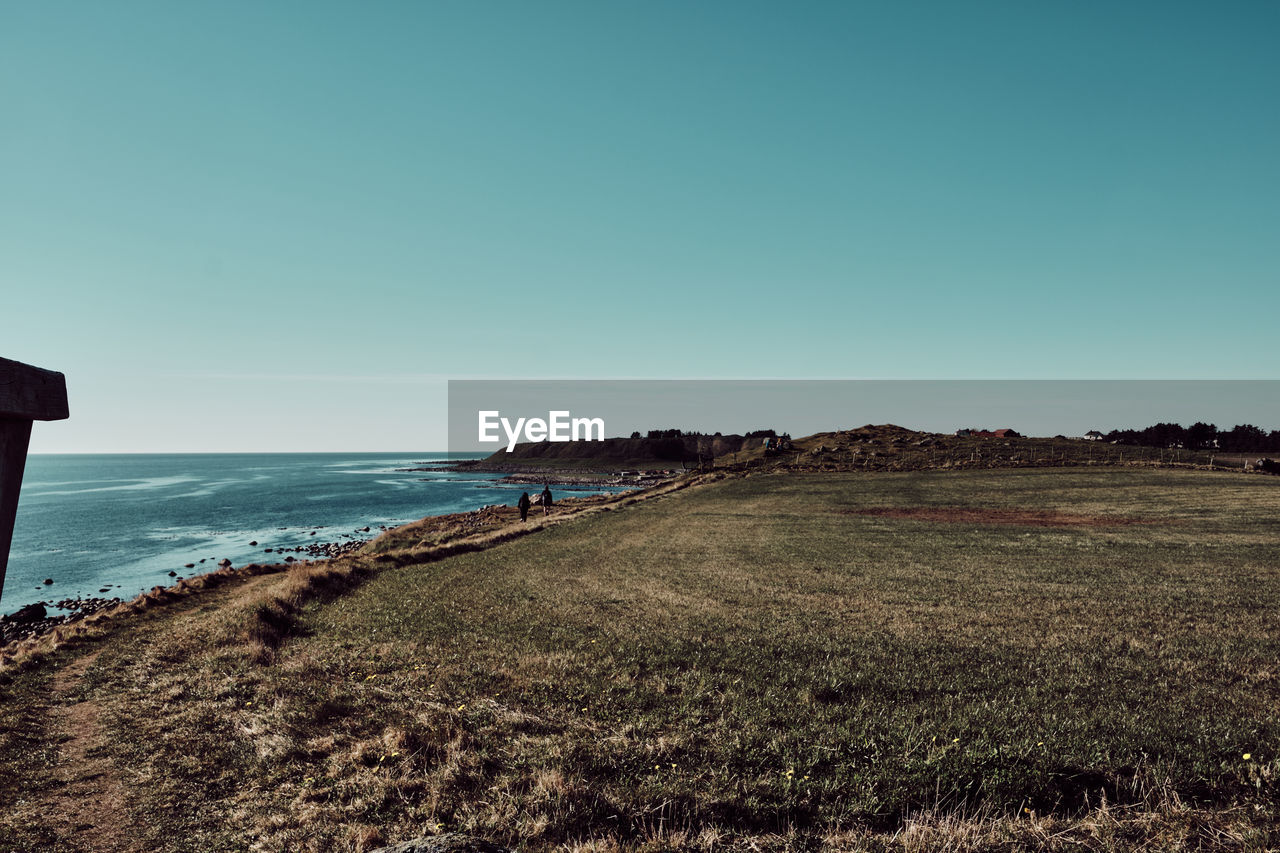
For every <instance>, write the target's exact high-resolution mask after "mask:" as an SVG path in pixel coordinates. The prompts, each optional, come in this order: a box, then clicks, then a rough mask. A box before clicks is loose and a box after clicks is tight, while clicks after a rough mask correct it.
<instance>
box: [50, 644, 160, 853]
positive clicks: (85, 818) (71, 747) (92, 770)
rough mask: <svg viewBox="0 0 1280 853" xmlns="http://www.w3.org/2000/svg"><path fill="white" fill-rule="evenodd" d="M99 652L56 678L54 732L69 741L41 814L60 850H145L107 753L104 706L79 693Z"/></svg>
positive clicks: (129, 852)
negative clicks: (102, 723)
mask: <svg viewBox="0 0 1280 853" xmlns="http://www.w3.org/2000/svg"><path fill="white" fill-rule="evenodd" d="M99 654H101V651H100V650H99V651H94V652H90V653H89V654H86V655H84V656H83V657H80V658H78V659H77V660H76V661H74V662H73V663H71V664H70V665H69V666H67V667H65V668H64V669H62V670H61V671H60V672H58V674H57V675H56V676H55V677H54V679H53V696H52V697H51V698H52V708H51V710H50V719H49V723H50V730H51V731H52V732H53V733H54V736H55V737H65V738H66V740H64V741H63V742H62V744H61V747H60V751H61V755H60V759H59V761H58V764H57V766H56V767H54V768H53V778H54V780H55V782H56V784H55V786H53V787H51V788H50V789H48V791H47V792H46V793H45V795H44V796H42V797H41V800H42V802H41V803H40V805H39V809H38V812H39V813H40V814H43V815H46V816H47V820H48V825H49V828H51V829H53V830H54V831H55V832H56V833H57V835H58V840H59V842H60V844H59V847H60V848H61V849H67V850H84V851H94V853H141V851H142V847H141V846H140V845H139V843H138V836H139V833H138V831H137V829H136V826H135V822H134V820H133V816H132V815H131V814H130V812H129V804H128V795H127V792H126V789H125V785H124V782H123V781H122V780H121V778H120V775H119V773H118V772H117V771H116V768H115V767H114V765H112V763H111V760H110V759H109V758H107V757H106V755H104V752H105V750H104V749H103V746H104V745H105V744H104V735H103V731H102V726H101V724H100V718H101V716H102V712H103V708H102V706H101V705H100V704H99V703H98V702H97V701H96V700H94V699H86V698H77V697H76V693H77V690H78V687H79V684H80V679H81V678H82V677H83V676H84V674H85V673H86V672H87V671H88V670H89V667H91V666H92V665H93V663H94V661H96V660H97V659H98V655H99Z"/></svg>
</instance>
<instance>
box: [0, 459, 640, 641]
mask: <svg viewBox="0 0 1280 853" xmlns="http://www.w3.org/2000/svg"><path fill="white" fill-rule="evenodd" d="M542 482H543V481H541V480H539V483H540V484H541V483H542ZM578 485H580V486H581V488H583V489H584V490H586V489H589V487H590V486H593V485H601V484H598V483H591V482H582V483H579V484H578ZM648 485H656V483H649V484H648ZM643 488H644V487H643V486H637V487H636V488H634V489H628V490H626V491H622V492H606V493H599V494H593V495H585V496H572V497H567V498H559V499H557V500H556V503H555V506H560V505H563V504H566V503H567V504H568V507H569V508H570V509H571V510H572V511H571V512H569V513H568V514H567V515H568V516H573V515H576V514H578V512H581V511H582V510H583V509H586V508H587V507H590V506H593V505H596V504H602V503H607V502H609V501H612V500H616V499H619V498H626V497H631V496H634V495H635V494H636V493H637V492H639V491H641V490H643ZM535 509H536V508H535ZM517 512H518V511H517V509H516V507H515V505H514V504H486V505H485V506H482V507H478V508H476V509H473V510H464V511H462V512H450V513H439V514H436V515H426V516H423V517H422V518H419V519H415V520H413V521H407V522H405V523H404V524H401V525H397V526H395V527H387V526H386V525H378V526H377V527H374V526H372V525H366V526H364V527H361V528H356V530H355V533H356V534H360V533H372V534H374V535H371V536H369V537H368V538H350V539H347V540H345V541H336V542H308V543H305V544H303V545H295V546H282V547H269V548H263V549H262V552H263V553H264V554H286V555H288V556H285V557H284V558H283V559H282V560H280V561H279V562H271V563H258V562H247V563H245V564H243V565H241V566H238V567H237V566H235V565H233V564H232V563H231V561H230V560H229V559H226V558H223V559H221V560H218V561H217V562H214V563H212V565H213V568H210V569H209V570H208V571H203V572H198V573H195V574H191V575H186V576H183V575H178V574H177V571H178V570H176V569H174V570H170V571H169V573H168V579H169V580H170V584H169V585H168V586H165V585H161V584H156V585H155V586H153V587H151V588H150V589H143V590H141V591H140V592H139V593H138V594H137V595H136V596H133V597H132V598H122V597H119V596H110V597H104V596H92V595H89V596H85V595H79V596H76V597H74V598H72V597H67V598H61V599H58V600H56V601H53V600H49V599H44V600H40V601H36V602H32V603H30V604H26V605H23V606H22V607H20V608H18V609H17V610H15V611H14V612H13V613H6V614H0V650H4V649H6V648H7V647H9V646H13V645H17V644H21V643H30V642H37V641H39V640H41V639H43V638H45V637H47V636H49V635H50V634H52V633H54V632H55V631H57V630H58V629H59V628H67V627H71V626H76V625H79V624H81V623H84V622H86V621H87V620H89V619H90V617H93V616H95V615H98V614H100V613H101V614H108V613H109V611H111V610H112V609H113V608H117V607H121V606H127V605H129V604H130V603H131V602H137V601H139V600H142V599H145V598H147V597H148V596H156V595H161V596H163V595H166V594H172V593H176V592H178V591H179V590H182V589H185V588H189V585H190V584H191V582H192V581H195V580H197V579H200V578H208V577H209V576H211V575H214V574H218V573H221V574H230V575H243V576H246V577H248V576H253V575H256V574H262V573H264V572H266V573H270V572H282V571H287V570H288V569H290V568H291V567H293V566H303V565H315V564H318V563H326V562H328V561H330V560H338V559H342V558H344V557H351V556H355V555H357V554H358V553H359V552H360V551H362V550H363V549H365V548H366V547H368V546H369V545H370V544H372V543H374V542H376V541H378V540H379V539H380V538H381V537H383V536H385V535H387V534H389V533H392V532H394V531H403V530H405V529H411V528H422V529H423V530H424V531H425V530H431V531H435V532H438V533H441V534H443V538H442V539H441V541H442V542H443V541H450V540H452V539H454V538H457V537H458V536H460V535H461V536H465V535H472V534H474V533H477V532H482V531H484V530H485V529H486V528H489V527H492V526H493V525H494V524H495V523H497V524H505V523H508V521H509V519H507V518H506V516H508V515H514V514H516V513H517ZM541 517H542V516H541V514H540V513H539V514H538V515H537V516H536V518H539V519H540V518H541ZM530 518H531V520H532V519H534V518H535V516H534V514H533V513H530ZM322 529H324V525H320V526H318V527H316V528H313V531H314V530H322ZM313 535H314V532H313ZM344 535H346V536H351V535H352V534H344ZM293 554H299V555H305V559H298V558H297V557H294V556H292V555H293ZM210 559H211V558H203V559H201V560H199V561H198V562H191V563H187V564H185V565H184V566H183V568H187V569H194V568H197V567H198V566H199V565H200V564H202V563H205V562H206V560H210ZM105 589H106V588H105V587H104V591H105Z"/></svg>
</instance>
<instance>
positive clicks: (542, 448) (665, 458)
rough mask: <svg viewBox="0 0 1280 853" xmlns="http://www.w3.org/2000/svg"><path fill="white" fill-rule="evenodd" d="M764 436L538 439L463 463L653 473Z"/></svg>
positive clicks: (479, 467) (756, 442)
mask: <svg viewBox="0 0 1280 853" xmlns="http://www.w3.org/2000/svg"><path fill="white" fill-rule="evenodd" d="M760 445H761V438H759V437H746V436H742V435H681V436H671V437H667V438H646V437H641V438H606V439H605V440H604V441H565V442H534V443H527V442H526V443H524V444H518V445H516V446H515V448H513V449H512V450H511V451H510V452H507V451H506V450H499V451H498V452H496V453H493V454H491V455H490V456H487V457H485V458H484V459H482V460H478V461H475V462H464V463H462V464H461V465H460V466H459V467H464V468H468V469H471V470H476V471H552V470H563V471H596V472H606V471H608V472H613V471H618V470H621V469H634V470H641V471H649V470H655V469H682V468H696V467H698V460H699V458H707V457H717V456H728V455H731V454H734V453H739V452H742V451H744V450H748V449H750V448H754V447H759V446H760Z"/></svg>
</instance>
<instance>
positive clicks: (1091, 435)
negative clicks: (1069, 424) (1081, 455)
mask: <svg viewBox="0 0 1280 853" xmlns="http://www.w3.org/2000/svg"><path fill="white" fill-rule="evenodd" d="M1103 438H1105V436H1103V434H1102V433H1100V432H1098V431H1097V430H1096V429H1091V430H1089V431H1088V432H1086V433H1085V434H1084V440H1085V441H1102V439H1103Z"/></svg>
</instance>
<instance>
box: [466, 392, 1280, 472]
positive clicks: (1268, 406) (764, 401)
mask: <svg viewBox="0 0 1280 853" xmlns="http://www.w3.org/2000/svg"><path fill="white" fill-rule="evenodd" d="M597 422H598V423H597ZM1162 422H1167V423H1180V424H1182V425H1183V426H1190V425H1191V424H1193V423H1196V422H1204V423H1213V424H1216V425H1217V426H1218V427H1219V428H1221V429H1224V430H1226V429H1230V428H1231V427H1233V426H1235V425H1237V424H1252V425H1254V426H1257V427H1260V428H1261V429H1263V430H1265V431H1270V430H1274V429H1280V380H852V379H851V380H843V379H841V380H772V379H771V380H666V379H654V380H650V379H637V380H595V379H592V380H550V379H547V380H541V379H534V380H470V379H468V380H451V381H450V382H449V448H448V449H449V452H450V453H451V454H455V455H467V456H474V455H476V454H485V453H493V452H496V451H500V450H506V449H507V448H508V447H510V446H511V445H512V444H513V443H519V442H525V441H529V440H541V441H552V440H560V439H562V438H566V437H567V438H572V437H574V431H575V428H576V430H577V437H578V438H580V439H581V438H595V437H597V436H602V437H605V438H612V437H626V436H629V435H631V434H632V433H633V432H639V433H640V434H641V435H644V434H646V433H648V431H650V430H655V429H680V430H684V431H685V432H694V431H696V432H702V433H708V434H711V433H715V432H722V433H726V434H728V433H739V434H745V433H747V432H751V431H754V430H762V429H773V430H776V431H777V432H778V433H790V434H791V435H792V436H794V437H797V438H799V437H801V436H804V435H811V434H813V433H816V432H825V431H831V430H838V429H850V428H854V427H859V426H863V425H865V424H886V423H892V424H897V425H898V426H903V427H907V428H909V429H915V430H921V431H925V432H954V431H956V430H957V429H962V428H976V429H1001V428H1009V429H1014V430H1017V431H1018V432H1019V433H1021V434H1023V435H1029V436H1053V435H1066V436H1083V435H1084V434H1085V433H1087V432H1089V431H1090V430H1098V431H1101V432H1104V433H1105V432H1107V431H1109V430H1112V429H1141V428H1143V427H1147V426H1151V425H1153V424H1156V423H1162ZM486 439H487V440H486Z"/></svg>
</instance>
